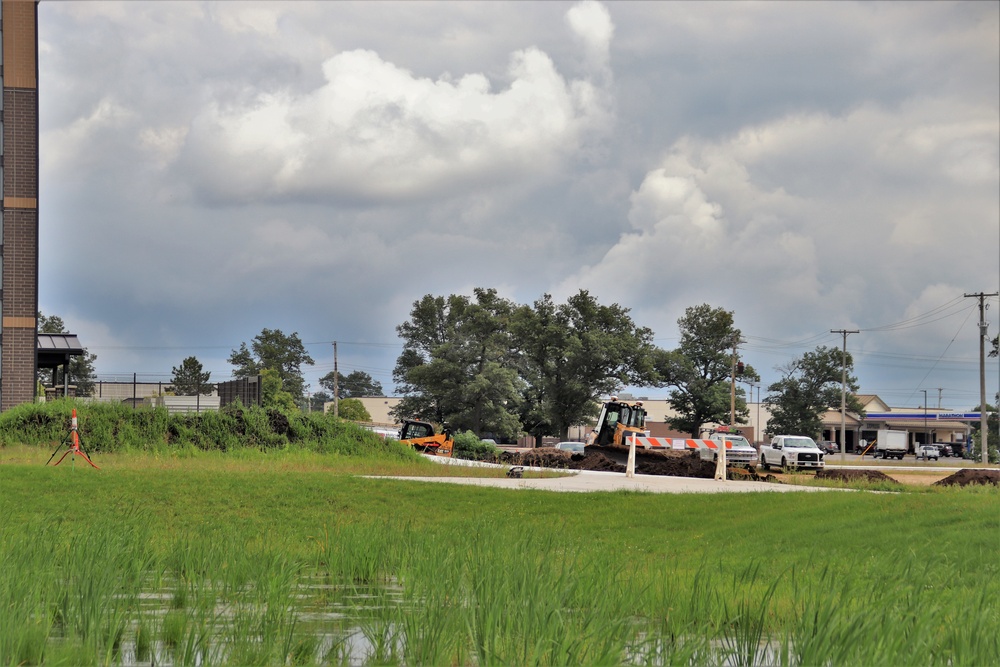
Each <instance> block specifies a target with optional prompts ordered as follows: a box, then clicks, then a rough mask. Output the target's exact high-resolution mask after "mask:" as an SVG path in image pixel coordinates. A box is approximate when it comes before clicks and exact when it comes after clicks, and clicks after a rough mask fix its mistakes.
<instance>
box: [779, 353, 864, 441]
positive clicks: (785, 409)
mask: <svg viewBox="0 0 1000 667" xmlns="http://www.w3.org/2000/svg"><path fill="white" fill-rule="evenodd" d="M843 355H844V353H843V352H842V351H841V350H838V349H837V348H835V347H826V346H823V345H821V346H819V347H817V348H816V349H815V350H814V351H813V352H806V353H805V354H803V355H802V356H801V357H799V358H797V359H794V360H793V361H791V362H790V363H789V364H787V365H786V366H783V367H781V368H779V369H778V370H779V371H780V372H781V373H782V378H781V379H780V380H778V381H777V382H775V383H773V384H771V385H770V386H769V387H768V388H767V391H768V396H767V398H765V399H764V403H765V404H767V405H768V406H769V407H770V410H771V418H770V419H769V420H768V422H767V430H768V432H769V433H788V434H792V435H808V436H810V437H812V438H815V439H818V438H819V437H820V435H822V432H823V413H825V412H826V411H827V410H829V409H831V408H834V407H835V408H837V409H838V410H839V409H840V398H841V379H842V373H843V368H842V367H843V361H844V356H843ZM846 366H847V389H848V390H849V391H850V392H851V393H849V394H848V395H847V410H848V411H850V412H853V413H855V414H859V415H864V408H863V406H862V405H861V403H860V401H858V398H857V396H856V395H855V394H856V392H857V391H858V381H857V378H856V377H854V376H853V375H851V373H852V371H853V369H854V359H853V358H852V357H851V353H850V352H848V353H847V356H846Z"/></svg>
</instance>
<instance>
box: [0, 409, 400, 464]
mask: <svg viewBox="0 0 1000 667" xmlns="http://www.w3.org/2000/svg"><path fill="white" fill-rule="evenodd" d="M74 408H75V409H76V410H77V416H78V421H79V433H80V440H81V443H82V445H83V448H84V450H86V451H87V452H105V453H107V452H120V451H128V450H134V451H153V450H156V451H162V450H163V449H164V448H166V449H167V450H170V451H173V452H175V453H193V452H196V451H221V452H231V451H236V450H241V449H253V450H259V451H269V450H274V449H286V448H288V447H289V446H295V447H296V448H301V449H305V450H307V451H315V452H320V453H329V454H339V455H343V456H371V455H373V454H375V455H378V456H388V457H389V458H392V459H401V460H411V459H415V458H418V457H417V455H416V454H415V453H414V452H413V451H412V450H411V449H410V448H409V447H406V446H404V445H401V444H400V443H399V442H396V441H394V440H388V441H387V440H386V439H384V438H381V437H379V436H378V435H376V434H374V433H372V432H371V431H368V430H366V429H363V428H361V427H360V426H358V425H357V424H354V423H352V422H349V421H345V420H343V419H338V418H335V417H333V416H332V415H327V414H323V413H318V412H317V413H308V414H306V413H302V412H300V411H298V410H292V411H284V410H279V409H277V408H273V407H271V408H260V407H256V406H244V405H241V404H240V403H238V402H237V403H233V404H230V405H227V406H226V407H225V408H223V409H222V410H219V411H206V412H202V413H198V414H194V413H178V414H170V413H168V412H167V411H166V409H164V408H150V407H138V408H132V407H131V406H129V405H126V404H122V403H96V402H86V401H82V400H78V399H59V400H55V401H49V402H46V403H26V404H24V405H20V406H17V407H15V408H12V409H10V410H8V411H6V412H4V413H2V414H0V446H3V445H6V444H24V445H40V446H42V445H43V446H53V447H54V446H57V445H58V444H59V443H61V442H63V441H64V439H65V438H66V437H67V436H68V434H69V432H70V420H71V416H72V411H73V409H74Z"/></svg>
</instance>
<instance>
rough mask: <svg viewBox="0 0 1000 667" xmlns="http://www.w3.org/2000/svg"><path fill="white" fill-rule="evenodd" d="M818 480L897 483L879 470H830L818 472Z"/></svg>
mask: <svg viewBox="0 0 1000 667" xmlns="http://www.w3.org/2000/svg"><path fill="white" fill-rule="evenodd" d="M816 479H836V480H839V481H841V482H873V483H875V482H892V483H896V480H894V479H893V478H892V477H889V476H888V475H886V474H885V473H884V472H881V471H879V470H848V469H839V468H838V469H835V470H834V469H830V468H825V469H823V470H817V471H816Z"/></svg>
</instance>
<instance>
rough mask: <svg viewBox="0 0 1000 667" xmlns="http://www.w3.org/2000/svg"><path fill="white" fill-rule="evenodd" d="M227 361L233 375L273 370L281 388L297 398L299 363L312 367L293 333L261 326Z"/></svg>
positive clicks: (300, 388) (302, 385)
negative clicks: (248, 344) (231, 366)
mask: <svg viewBox="0 0 1000 667" xmlns="http://www.w3.org/2000/svg"><path fill="white" fill-rule="evenodd" d="M229 363H230V364H232V365H233V367H234V370H233V376H234V377H237V378H244V377H252V376H254V375H257V374H259V373H261V371H263V370H272V371H274V372H275V373H277V376H278V378H279V379H280V380H281V386H282V391H285V392H288V393H289V394H290V395H291V396H292V398H293V399H294V400H299V399H301V398H302V395H303V392H304V390H305V380H304V378H303V377H302V365H303V364H307V365H309V366H312V365H313V363H314V362H313V360H312V357H310V356H309V354H308V353H307V352H306V348H305V346H304V345H303V344H302V341H301V340H299V335H298V334H297V333H292V334H291V335H288V336H286V335H285V334H284V333H282V331H281V329H262V330H261V332H260V333H259V334H257V336H256V337H255V338H254V339H253V341H252V342H251V343H250V347H249V348H247V344H246V343H240V349H239V350H233V353H232V354H231V355H230V356H229ZM293 402H294V401H293Z"/></svg>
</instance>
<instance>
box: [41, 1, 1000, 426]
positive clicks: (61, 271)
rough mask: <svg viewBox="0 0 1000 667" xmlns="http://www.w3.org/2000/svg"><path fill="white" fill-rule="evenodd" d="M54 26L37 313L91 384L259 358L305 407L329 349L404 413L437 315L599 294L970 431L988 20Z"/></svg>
mask: <svg viewBox="0 0 1000 667" xmlns="http://www.w3.org/2000/svg"><path fill="white" fill-rule="evenodd" d="M38 23H39V75H40V84H39V90H40V99H41V109H40V116H41V119H40V122H41V127H40V135H41V158H40V160H41V204H40V214H41V223H40V224H41V236H42V238H41V247H40V263H41V279H40V296H39V305H40V309H41V310H42V312H43V313H45V314H47V315H48V314H56V315H59V316H61V317H62V318H63V319H64V320H65V322H66V324H67V326H68V327H69V328H70V329H71V330H72V331H73V332H74V333H78V334H79V335H80V337H81V340H82V341H83V343H84V345H86V346H87V347H88V348H89V349H90V351H92V352H94V353H96V354H97V356H98V359H97V364H96V365H97V371H98V373H99V374H100V375H101V376H102V377H106V376H110V375H115V374H120V375H124V374H128V375H131V374H132V373H133V372H136V373H141V374H148V376H156V375H159V376H161V377H162V379H164V380H166V379H168V378H169V376H170V373H171V368H172V367H173V366H176V365H179V364H180V361H181V360H182V359H183V358H185V357H187V356H191V355H194V356H196V357H198V359H199V360H200V361H202V363H203V364H204V365H205V368H206V369H207V370H210V371H212V378H213V380H216V379H220V380H221V379H227V378H228V377H229V376H230V373H231V371H232V368H231V366H230V365H229V364H228V363H227V361H226V359H227V358H228V356H229V354H230V352H231V351H232V350H233V349H235V348H238V347H239V345H240V343H241V342H250V341H251V340H252V339H253V337H254V336H255V335H257V334H258V333H259V332H260V331H261V329H263V328H265V327H266V328H272V329H273V328H276V329H281V330H282V331H284V332H285V333H292V332H297V333H298V335H299V337H300V338H301V339H302V340H303V342H305V343H306V344H307V349H308V351H309V353H310V354H311V355H312V357H313V358H314V359H315V361H316V365H315V366H313V367H307V368H306V380H307V382H309V383H310V384H311V385H312V389H313V390H317V389H319V384H318V379H319V377H321V376H322V375H324V374H326V373H328V372H329V371H330V370H332V368H333V347H332V345H331V343H332V341H334V340H336V341H338V353H339V354H338V361H339V367H340V370H341V371H342V372H344V373H348V372H350V371H352V370H363V371H365V372H368V373H369V374H371V375H372V376H373V377H374V378H375V379H377V380H379V381H380V382H381V383H382V384H383V386H384V387H385V389H386V390H387V392H390V393H391V391H392V389H393V386H394V385H393V382H392V368H393V365H394V363H395V360H396V357H397V356H398V354H399V352H400V350H401V342H400V340H399V338H398V337H397V336H396V333H395V327H396V325H398V324H400V323H401V322H403V321H405V320H406V319H407V318H408V316H409V312H410V308H411V306H412V304H413V302H414V301H416V300H417V299H419V298H421V297H422V296H423V295H425V294H434V295H448V294H455V293H461V294H471V291H472V289H473V288H475V287H495V288H497V289H498V290H499V291H500V292H501V294H502V295H504V296H506V297H508V298H510V299H512V300H514V301H516V302H518V303H531V302H533V301H534V300H535V299H537V298H538V297H540V296H541V295H542V294H544V293H551V294H552V295H553V296H554V297H555V298H556V299H557V300H559V301H560V302H561V301H563V300H564V299H565V298H566V297H567V296H569V295H571V294H573V293H575V292H576V291H578V290H579V289H581V288H583V289H587V290H590V291H591V293H592V294H594V295H595V296H596V297H597V298H598V299H599V300H600V301H601V302H603V303H609V304H610V303H612V302H616V303H619V304H621V305H622V306H625V307H627V308H630V309H631V312H632V315H633V317H634V319H635V321H636V322H637V323H638V324H640V325H643V326H648V327H650V328H652V329H653V330H654V332H655V338H656V343H657V344H658V345H659V346H661V347H663V348H667V349H670V348H673V347H675V346H676V345H677V335H678V332H677V319H678V318H679V317H680V316H681V315H683V313H684V309H685V308H687V307H689V306H694V305H698V304H702V303H708V304H710V305H712V306H717V307H723V308H725V309H727V310H731V311H733V312H734V314H735V318H736V324H737V326H738V327H739V328H740V329H741V330H742V331H743V333H744V335H745V337H746V344H745V345H744V347H743V351H742V354H743V358H744V359H745V360H746V361H747V362H748V363H750V364H752V365H753V366H754V367H755V368H757V369H758V370H759V371H760V373H761V374H762V376H763V380H764V382H765V383H769V382H773V381H774V380H776V379H778V377H779V375H778V371H777V370H776V368H777V367H778V366H782V365H784V364H786V363H787V362H789V361H790V360H791V359H792V358H794V357H796V356H799V355H801V354H802V353H803V352H806V351H810V350H813V349H815V347H816V346H817V345H831V346H837V347H839V346H840V345H841V342H842V338H841V336H840V335H835V334H831V333H830V330H831V329H858V330H860V333H859V334H855V335H851V336H850V337H849V338H848V345H849V349H850V350H851V352H852V353H853V354H854V355H855V361H856V371H857V375H858V377H859V379H860V381H861V386H862V390H863V391H865V392H867V393H877V394H879V395H880V396H882V397H883V398H885V399H886V400H887V401H888V402H889V403H890V404H893V405H898V406H914V407H915V406H919V405H922V404H923V400H924V398H923V397H924V394H923V390H925V389H926V390H928V394H929V401H930V405H931V407H934V406H936V405H937V400H938V396H939V395H940V396H941V397H942V405H943V406H945V407H952V408H956V409H957V408H962V409H965V408H968V407H971V406H973V405H976V404H977V403H978V398H979V357H978V328H977V321H978V303H977V301H976V299H974V298H966V297H965V296H964V295H965V294H971V293H977V292H986V293H991V292H997V291H998V287H1000V4H998V3H996V2H882V3H868V2H866V3H853V2H825V3H824V2H775V3H768V2H762V3H756V2H755V3H751V2H733V3H726V2H661V3H657V2H645V1H644V2H634V3H633V2H609V3H604V4H600V3H597V2H595V1H593V0H585V1H584V2H534V3H533V2H517V3H510V2H414V1H412V0H407V1H406V2H357V3H351V2H238V1H232V2H188V1H184V2H49V1H46V2H42V3H41V5H40V6H39V10H38ZM988 303H989V304H990V305H991V308H990V309H989V311H988V312H987V320H988V321H989V322H990V329H989V335H990V336H991V337H992V336H994V335H996V333H997V331H998V329H1000V326H998V314H1000V307H998V306H1000V302H998V300H997V299H996V298H991V299H988ZM998 379H1000V370H998V366H997V363H996V361H991V362H990V363H989V364H988V366H987V391H988V392H989V394H990V395H991V396H992V394H993V392H995V391H996V390H997V384H998ZM939 390H940V391H939ZM645 393H647V394H648V395H650V396H651V397H663V396H665V394H666V392H665V390H662V389H649V390H646V392H645Z"/></svg>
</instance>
